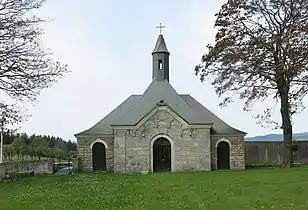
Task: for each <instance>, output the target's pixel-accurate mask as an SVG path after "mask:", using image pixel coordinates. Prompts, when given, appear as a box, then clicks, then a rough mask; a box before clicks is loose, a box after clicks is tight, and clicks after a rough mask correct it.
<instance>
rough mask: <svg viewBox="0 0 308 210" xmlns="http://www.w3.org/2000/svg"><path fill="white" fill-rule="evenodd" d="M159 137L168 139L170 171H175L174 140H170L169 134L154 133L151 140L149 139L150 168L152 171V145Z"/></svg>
mask: <svg viewBox="0 0 308 210" xmlns="http://www.w3.org/2000/svg"><path fill="white" fill-rule="evenodd" d="M160 138H164V139H166V140H168V141H169V143H170V147H171V148H170V149H171V172H174V171H175V145H174V141H173V140H172V138H171V137H170V136H169V135H166V134H157V135H155V136H154V137H153V138H152V139H151V141H150V145H149V146H150V154H149V156H150V169H151V172H154V167H153V166H154V163H153V160H154V159H153V146H154V143H155V141H156V140H158V139H160Z"/></svg>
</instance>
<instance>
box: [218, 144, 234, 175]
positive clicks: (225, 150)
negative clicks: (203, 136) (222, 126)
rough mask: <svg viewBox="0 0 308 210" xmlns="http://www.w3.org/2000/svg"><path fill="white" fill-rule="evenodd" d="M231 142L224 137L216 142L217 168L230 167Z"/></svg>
mask: <svg viewBox="0 0 308 210" xmlns="http://www.w3.org/2000/svg"><path fill="white" fill-rule="evenodd" d="M230 150H231V142H230V141H229V140H227V139H225V138H223V139H220V140H219V141H217V142H216V161H217V163H216V164H217V169H230V160H231V158H230V154H231V152H230Z"/></svg>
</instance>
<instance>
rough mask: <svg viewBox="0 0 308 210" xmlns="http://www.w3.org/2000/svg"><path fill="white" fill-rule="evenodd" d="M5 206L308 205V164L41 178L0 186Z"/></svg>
mask: <svg viewBox="0 0 308 210" xmlns="http://www.w3.org/2000/svg"><path fill="white" fill-rule="evenodd" d="M0 209H5V210H10V209H12V210H19V209H31V210H34V209H82V210H86V209H91V210H92V209H93V210H94V209H108V210H109V209H134V210H137V209H153V210H162V209H193V210H195V209H207V210H208V209H213V210H219V209H226V210H232V209H234V210H239V209H279V210H280V209H308V167H296V168H284V169H282V168H276V169H256V170H247V171H238V172H235V171H234V172H230V171H217V172H196V173H172V174H150V175H145V176H142V175H121V174H75V175H72V176H63V175H45V176H35V177H30V178H25V179H24V180H21V181H18V182H14V183H2V184H0Z"/></svg>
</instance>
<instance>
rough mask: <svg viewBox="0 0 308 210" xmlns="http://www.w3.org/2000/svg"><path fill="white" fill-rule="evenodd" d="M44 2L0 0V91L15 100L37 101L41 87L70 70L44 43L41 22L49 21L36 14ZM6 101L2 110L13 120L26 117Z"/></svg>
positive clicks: (1, 107) (39, 0) (35, 0)
mask: <svg viewBox="0 0 308 210" xmlns="http://www.w3.org/2000/svg"><path fill="white" fill-rule="evenodd" d="M44 2H45V0H1V1H0V91H1V92H4V93H6V94H7V95H8V96H10V97H11V98H12V99H14V100H18V101H23V100H25V99H27V100H30V101H35V100H36V99H37V96H38V95H39V93H40V91H41V90H42V89H44V88H48V87H50V85H52V84H53V83H54V82H56V81H57V80H58V79H60V78H62V77H63V76H64V75H65V74H66V73H67V72H68V70H67V67H66V65H62V64H61V63H60V62H59V61H55V60H54V59H53V58H52V57H51V56H52V53H51V52H50V51H49V50H48V49H45V48H44V47H43V45H42V42H41V35H42V33H43V31H42V30H41V28H40V24H41V23H44V22H46V21H45V20H42V19H40V18H39V17H37V16H35V15H33V14H34V12H35V11H36V10H37V9H39V8H40V7H41V6H42V5H43V3H44ZM7 104H8V103H5V102H4V101H2V102H1V104H0V111H1V112H2V111H3V109H4V110H5V112H6V113H7V114H6V117H8V118H10V120H16V122H19V120H20V119H23V118H24V117H25V116H20V117H18V118H16V117H17V115H16V114H17V113H16V112H14V110H13V109H12V108H11V109H7V108H5V106H8V105H7ZM11 106H12V105H11ZM10 111H11V112H10ZM2 118H3V116H2Z"/></svg>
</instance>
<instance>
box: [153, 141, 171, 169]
mask: <svg viewBox="0 0 308 210" xmlns="http://www.w3.org/2000/svg"><path fill="white" fill-rule="evenodd" d="M153 172H154V173H155V172H171V143H170V141H169V140H168V139H166V138H163V137H160V138H158V139H156V140H155V142H154V144H153Z"/></svg>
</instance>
